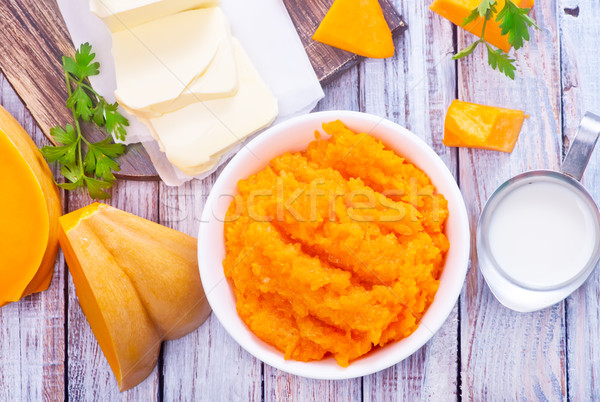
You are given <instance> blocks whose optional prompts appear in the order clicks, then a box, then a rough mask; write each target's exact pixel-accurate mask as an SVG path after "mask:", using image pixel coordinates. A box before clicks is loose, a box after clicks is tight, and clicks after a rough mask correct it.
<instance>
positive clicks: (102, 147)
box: [41, 43, 129, 199]
mask: <svg viewBox="0 0 600 402" xmlns="http://www.w3.org/2000/svg"><path fill="white" fill-rule="evenodd" d="M95 57H96V54H95V53H92V46H91V45H90V44H89V43H84V44H82V45H81V46H80V47H79V49H77V51H76V52H75V57H74V58H73V57H68V56H64V57H63V59H62V65H63V70H64V72H65V83H66V85H67V93H68V95H69V96H68V98H67V103H66V106H67V108H69V109H71V111H72V113H73V121H74V124H67V125H66V126H65V127H64V128H63V127H60V126H56V127H54V128H52V129H51V130H50V135H52V137H53V138H54V140H55V141H56V143H57V144H58V145H56V146H52V145H49V146H45V147H43V148H42V149H41V152H42V155H44V157H45V158H46V160H47V161H48V162H50V163H52V162H58V163H59V164H60V171H61V173H62V175H63V176H64V177H65V178H66V179H67V180H68V182H66V183H57V185H58V186H60V187H62V188H64V189H66V190H75V189H76V188H80V187H85V188H87V191H88V193H89V195H90V197H92V198H94V199H106V198H110V195H109V194H108V193H107V192H106V191H105V190H106V189H108V188H110V187H112V185H113V183H114V181H115V176H114V174H113V172H118V171H119V170H121V168H120V166H119V164H118V162H117V161H116V160H115V159H116V158H117V157H118V156H119V155H122V154H123V153H124V152H125V146H124V145H123V144H115V143H113V141H112V136H113V135H114V136H115V138H117V139H120V140H124V139H125V137H126V135H127V129H126V127H127V126H129V121H128V120H127V119H126V118H125V117H124V116H123V115H122V114H120V113H119V112H118V110H117V108H118V107H119V105H118V103H116V102H115V103H109V102H107V101H106V99H104V97H103V96H101V95H100V94H99V93H98V92H96V91H95V90H94V89H93V88H92V87H91V85H90V84H89V80H88V78H89V77H91V76H94V75H98V74H100V70H99V69H100V63H98V62H97V61H94V59H95ZM81 120H82V121H85V122H89V121H92V122H93V123H94V124H95V125H96V126H98V127H99V128H104V129H106V132H107V136H106V138H104V139H103V140H101V141H98V142H90V141H88V140H87V139H85V137H84V136H83V135H82V134H81V127H80V121H81Z"/></svg>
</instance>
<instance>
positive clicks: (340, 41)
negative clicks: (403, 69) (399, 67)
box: [313, 0, 394, 58]
mask: <svg viewBox="0 0 600 402" xmlns="http://www.w3.org/2000/svg"><path fill="white" fill-rule="evenodd" d="M313 39H314V40H316V41H319V42H322V43H325V44H326V45H330V46H333V47H337V48H339V49H342V50H347V51H349V52H352V53H356V54H358V55H360V56H365V57H373V58H386V57H392V56H393V55H394V42H393V41H392V31H391V30H390V27H389V26H388V24H387V22H386V21H385V18H384V16H383V11H382V10H381V6H380V5H379V2H378V1H377V0H335V1H334V2H333V5H332V6H331V8H330V9H329V11H328V12H327V14H326V15H325V18H323V21H321V24H320V25H319V27H318V28H317V31H316V32H315V34H314V35H313Z"/></svg>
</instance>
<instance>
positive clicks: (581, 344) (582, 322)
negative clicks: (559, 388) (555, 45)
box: [558, 0, 600, 401]
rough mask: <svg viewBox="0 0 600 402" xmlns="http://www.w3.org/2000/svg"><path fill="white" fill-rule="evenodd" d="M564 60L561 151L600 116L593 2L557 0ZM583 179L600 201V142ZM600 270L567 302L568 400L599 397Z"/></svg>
mask: <svg viewBox="0 0 600 402" xmlns="http://www.w3.org/2000/svg"><path fill="white" fill-rule="evenodd" d="M558 13H559V21H560V27H561V29H560V33H561V36H560V42H561V61H562V95H563V96H562V102H563V110H562V119H563V130H564V131H563V132H564V145H565V151H566V150H567V149H568V147H569V144H570V143H571V140H572V139H573V137H574V136H575V134H576V132H577V127H578V125H579V121H580V120H581V117H582V116H583V114H584V113H585V112H586V111H591V112H593V113H596V114H600V81H599V80H598V71H599V70H600V54H598V51H597V45H596V42H597V41H596V40H586V39H584V40H582V38H596V37H597V36H598V19H600V8H599V7H598V3H597V2H581V1H574V0H561V1H559V2H558ZM596 148H597V149H596V150H595V152H594V154H593V155H592V157H591V158H590V163H589V164H588V167H587V169H586V173H585V175H584V177H583V180H582V182H583V184H584V186H586V187H587V188H588V190H589V191H590V193H591V194H592V196H593V197H594V200H596V203H598V201H599V200H600V146H597V147H596ZM598 295H600V270H598V269H597V268H596V271H595V272H594V273H593V274H592V275H591V276H590V278H589V279H588V281H587V282H586V283H585V284H584V285H583V286H582V287H581V288H580V289H579V290H577V291H576V292H575V293H573V294H572V295H571V297H569V298H568V299H567V300H566V302H565V305H566V313H567V341H568V343H567V363H568V365H567V366H568V379H569V383H568V386H569V398H570V399H571V400H574V401H578V400H581V401H583V400H588V401H589V400H600V342H599V340H600V298H599V296H598Z"/></svg>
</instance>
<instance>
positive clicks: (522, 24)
mask: <svg viewBox="0 0 600 402" xmlns="http://www.w3.org/2000/svg"><path fill="white" fill-rule="evenodd" d="M497 5H498V2H497V1H495V0H483V1H482V2H481V3H480V4H479V5H478V6H477V7H476V8H474V9H473V10H472V11H471V14H469V16H468V17H467V18H465V19H464V21H463V26H465V25H467V24H469V23H471V22H473V21H475V20H476V19H478V18H483V26H482V28H481V38H480V39H479V40H477V41H475V42H473V43H472V44H470V45H469V46H467V47H466V48H464V49H462V50H461V51H459V52H458V53H456V54H455V55H454V56H453V57H452V58H453V59H454V60H458V59H462V58H463V57H467V56H469V55H470V54H471V53H473V51H475V49H476V48H477V46H478V45H479V44H480V43H482V44H485V46H486V48H487V56H488V64H489V65H490V66H491V67H492V68H493V69H494V70H496V69H497V70H498V71H500V72H501V73H503V74H504V75H506V76H507V77H509V78H511V79H513V80H514V79H515V70H516V69H517V68H516V66H515V59H513V58H511V57H510V56H509V55H508V54H507V53H505V52H504V51H502V49H494V48H493V47H492V46H490V44H489V43H488V42H487V41H486V40H485V28H486V26H487V23H488V21H490V20H491V19H492V18H493V16H494V15H496V22H498V23H499V26H500V29H501V34H502V35H508V43H509V44H510V45H511V46H512V47H513V48H514V49H515V50H518V49H520V48H521V47H523V43H524V42H525V41H528V40H529V28H531V27H532V26H533V27H535V28H536V29H540V27H538V26H537V25H536V24H535V21H534V20H533V19H532V18H531V17H530V16H529V15H528V14H529V10H530V9H528V8H521V7H519V6H517V5H516V4H515V3H513V2H512V1H511V0H506V3H505V4H504V7H503V8H502V10H500V12H499V13H497V14H496V11H497V9H496V7H497Z"/></svg>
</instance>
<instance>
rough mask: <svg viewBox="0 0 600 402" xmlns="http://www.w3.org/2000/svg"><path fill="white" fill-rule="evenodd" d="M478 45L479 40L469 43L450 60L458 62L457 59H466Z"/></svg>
mask: <svg viewBox="0 0 600 402" xmlns="http://www.w3.org/2000/svg"><path fill="white" fill-rule="evenodd" d="M480 43H481V41H480V40H478V41H475V42H473V43H471V44H470V45H469V46H467V47H466V48H464V49H463V50H461V51H460V52H458V53H456V54H455V55H454V56H452V59H453V60H458V59H462V58H463V57H467V56H468V55H470V54H471V53H473V51H474V50H475V49H476V48H477V46H478V45H479V44H480Z"/></svg>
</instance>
